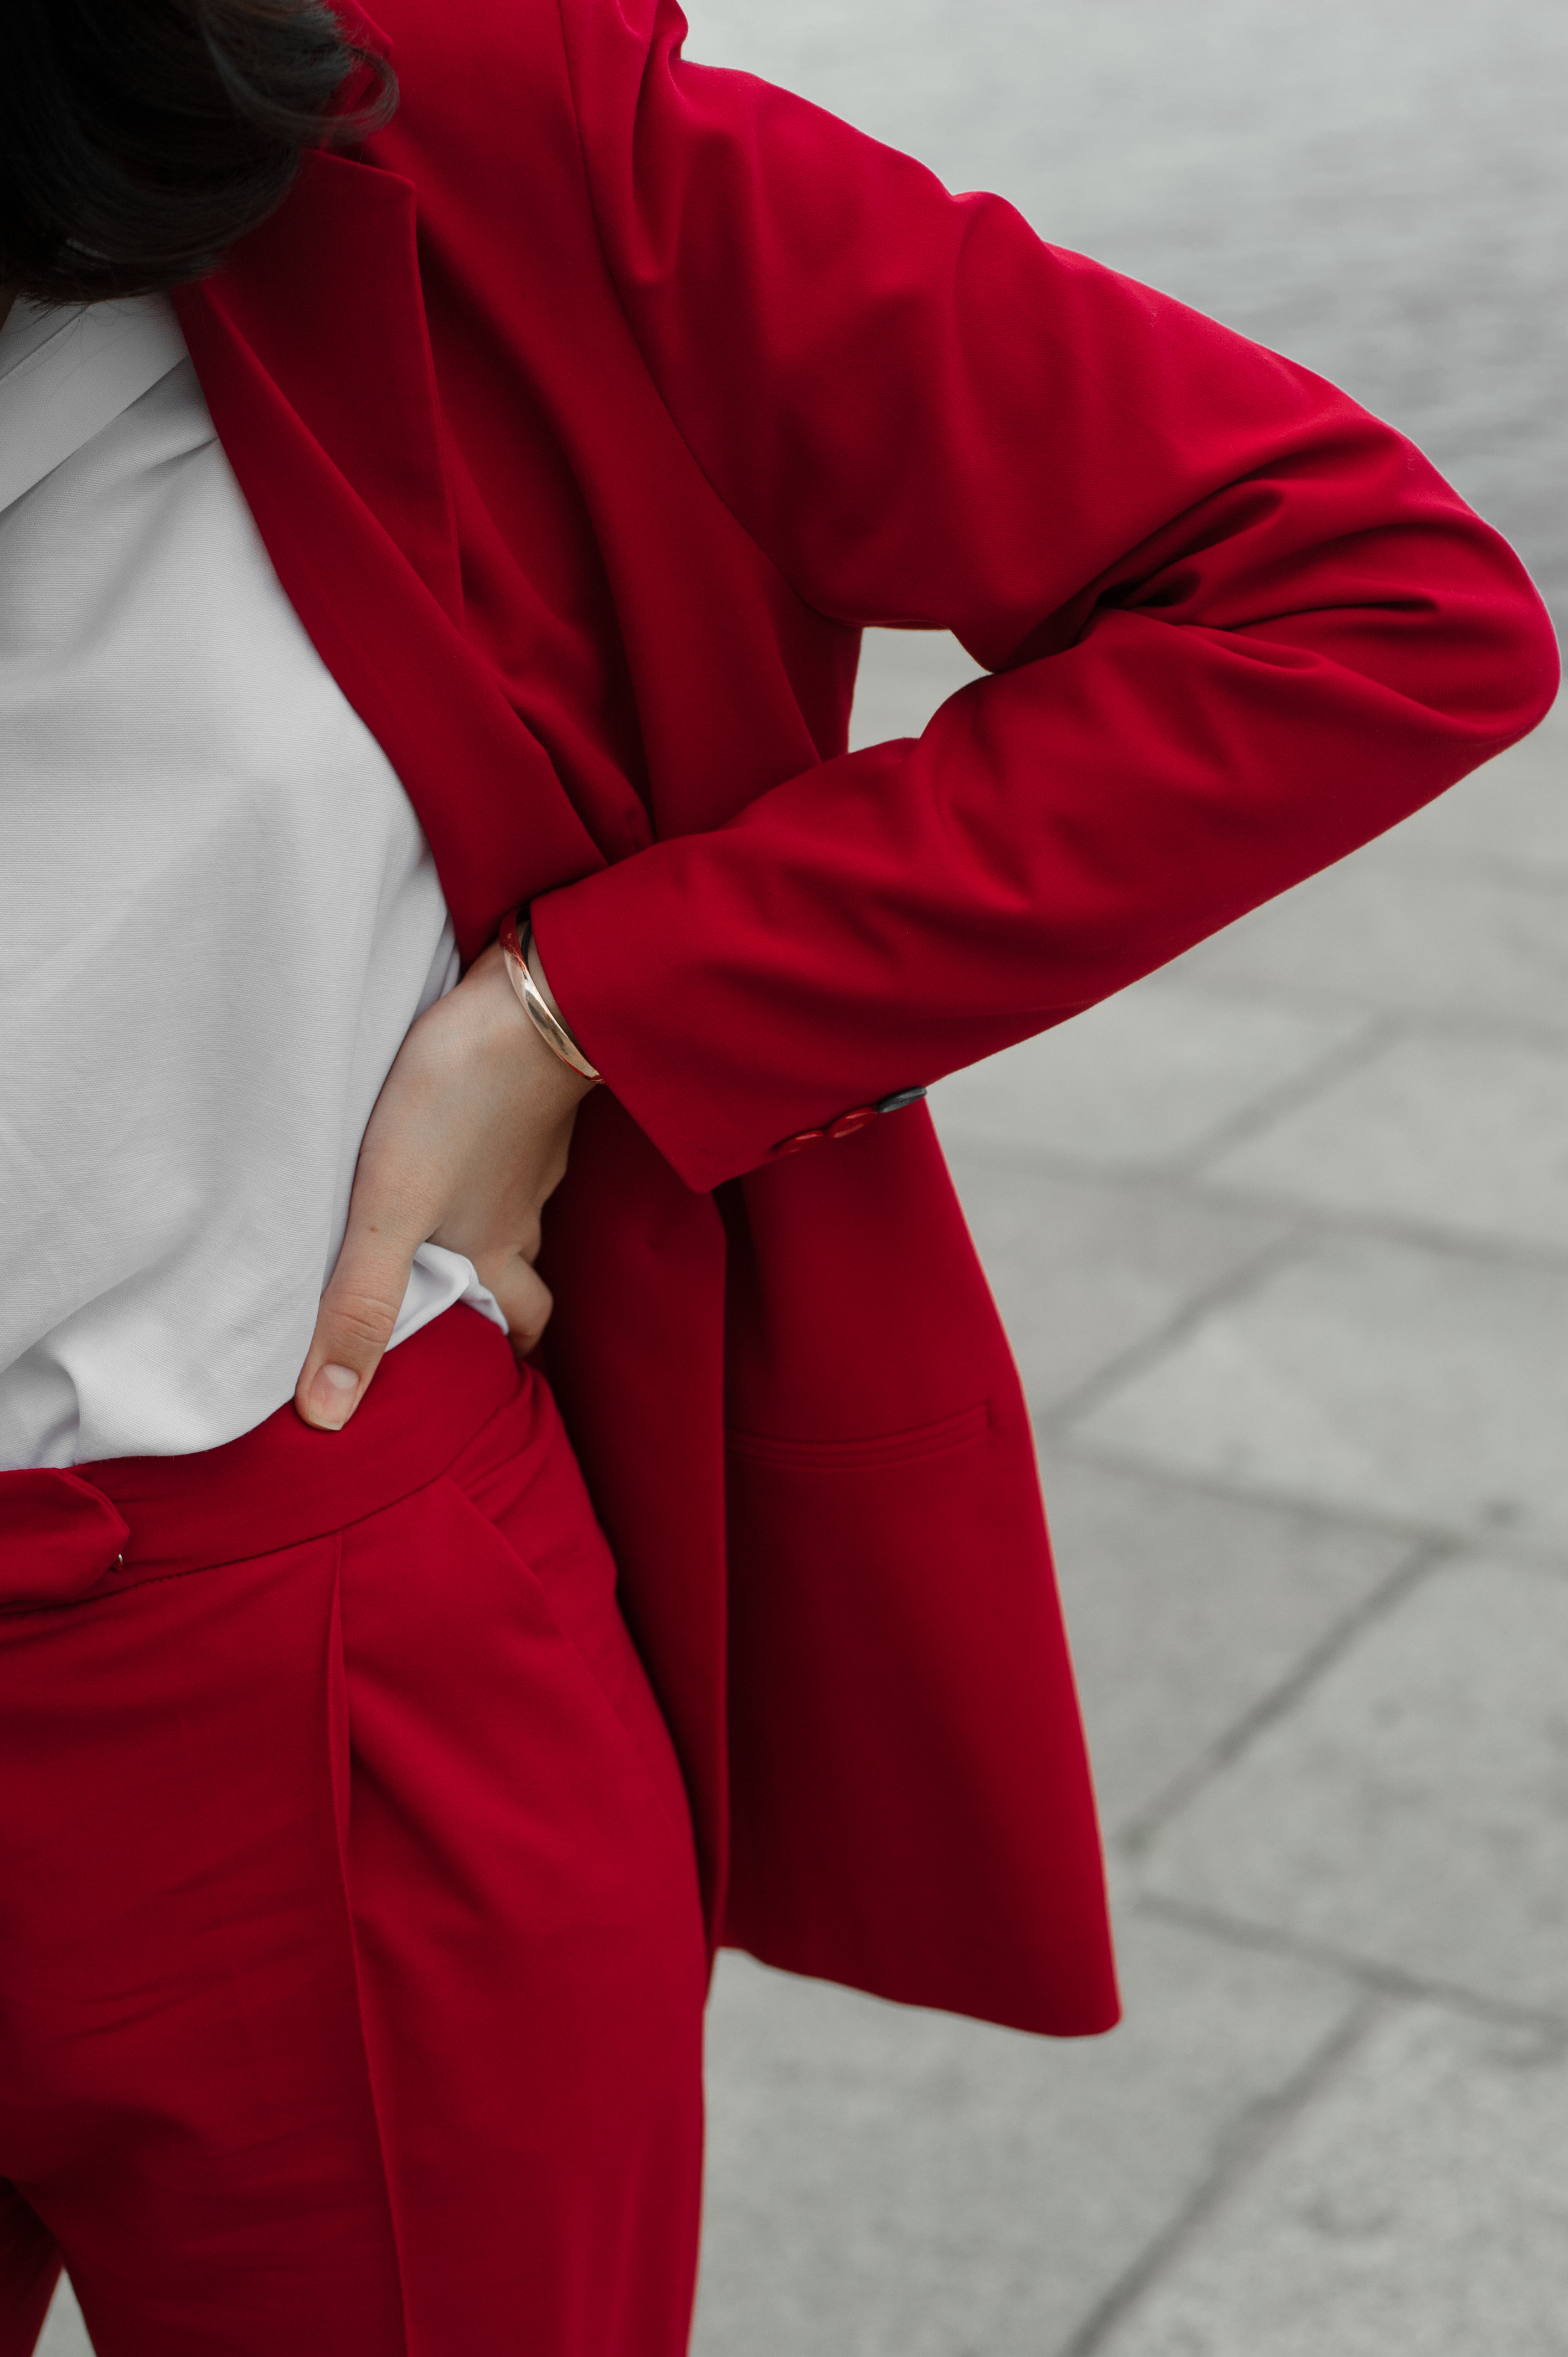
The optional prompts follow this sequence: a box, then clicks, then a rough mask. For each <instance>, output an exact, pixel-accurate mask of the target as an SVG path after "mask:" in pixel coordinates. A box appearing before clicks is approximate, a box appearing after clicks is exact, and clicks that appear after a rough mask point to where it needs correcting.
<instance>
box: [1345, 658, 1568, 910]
mask: <svg viewBox="0 0 1568 2357" xmlns="http://www.w3.org/2000/svg"><path fill="white" fill-rule="evenodd" d="M1389 845H1390V848H1391V850H1394V851H1397V852H1398V853H1399V854H1400V856H1402V857H1409V858H1412V859H1420V860H1428V861H1439V862H1443V863H1444V864H1450V865H1451V864H1454V863H1458V864H1460V865H1462V866H1466V867H1474V866H1481V867H1483V868H1487V869H1490V870H1492V871H1493V872H1494V873H1495V874H1497V875H1498V876H1501V877H1504V878H1505V879H1507V880H1509V881H1511V882H1515V883H1522V884H1530V883H1538V884H1539V883H1548V884H1555V885H1562V884H1565V883H1568V699H1563V698H1560V699H1559V700H1558V702H1557V704H1556V705H1554V707H1553V708H1552V711H1551V712H1550V713H1548V715H1547V716H1546V718H1545V720H1544V721H1542V723H1541V726H1540V727H1539V728H1538V729H1537V730H1536V731H1535V734H1534V735H1533V736H1532V737H1526V738H1525V740H1524V742H1523V743H1522V744H1521V745H1515V746H1512V747H1510V748H1509V751H1508V752H1506V753H1504V754H1501V755H1499V757H1498V759H1497V760H1495V761H1488V762H1487V764H1486V765H1485V767H1484V768H1482V769H1479V770H1475V771H1473V772H1472V774H1471V775H1470V776H1469V777H1467V778H1465V779H1462V780H1460V782H1459V784H1458V785H1456V786H1454V787H1452V788H1450V790H1449V791H1448V792H1447V793H1445V794H1439V795H1438V797H1437V800H1436V801H1435V802H1429V803H1428V804H1427V806H1426V808H1425V809H1424V810H1423V811H1418V812H1417V813H1416V814H1415V816H1414V817H1413V818H1411V819H1407V820H1406V821H1405V823H1404V824H1403V825H1402V826H1401V827H1398V828H1396V829H1395V831H1394V833H1393V834H1391V836H1390V837H1389Z"/></svg>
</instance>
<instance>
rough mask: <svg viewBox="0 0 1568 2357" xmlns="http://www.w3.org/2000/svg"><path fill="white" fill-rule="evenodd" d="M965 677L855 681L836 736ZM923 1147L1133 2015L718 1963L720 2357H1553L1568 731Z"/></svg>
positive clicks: (1035, 1066) (1560, 1941)
mask: <svg viewBox="0 0 1568 2357" xmlns="http://www.w3.org/2000/svg"><path fill="white" fill-rule="evenodd" d="M968 671H969V666H968V665H967V663H966V662H964V660H963V658H962V657H961V655H959V654H958V653H957V651H950V648H949V646H948V645H947V643H946V642H933V641H930V640H925V641H921V640H874V641H872V642H871V643H870V648H869V654H868V664H867V677H866V681H865V689H864V691H863V697H862V711H861V716H860V719H859V723H858V726H857V734H858V735H861V736H864V737H867V738H870V737H875V736H877V735H880V734H884V733H891V731H892V730H893V729H895V728H896V727H898V726H910V725H914V724H915V723H918V719H919V718H920V717H921V713H920V711H919V710H918V709H917V708H915V707H916V706H917V705H918V704H921V703H925V702H929V701H930V700H931V699H932V697H933V695H934V694H940V693H941V692H942V691H943V689H944V688H945V687H946V686H947V685H948V684H956V683H957V682H958V681H959V680H960V679H961V678H962V677H963V676H965V675H967V673H968ZM944 674H945V675H944ZM934 1103H935V1105H936V1110H937V1118H938V1122H939V1125H940V1129H941V1132H942V1135H943V1137H944V1140H945V1142H946V1145H947V1147H948V1150H949V1153H950V1157H951V1160H952V1162H953V1166H954V1168H955V1171H956V1173H957V1176H958V1178H959V1181H960V1186H961V1191H962V1193H963V1197H964V1200H965V1204H966V1207H967V1209H968V1212H969V1216H970V1219H971V1222H972V1226H973V1229H974V1232H975V1235H976V1238H977V1240H978V1242H979V1243H980V1247H981V1250H982V1253H983V1256H984V1258H985V1261H986V1264H987V1266H988V1269H989V1271H990V1274H991V1276H992V1281H993V1285H994V1286H995V1289H996V1292H997V1295H998V1297H999V1299H1000V1301H1001V1304H1002V1308H1003V1310H1004V1316H1005V1317H1006V1319H1007V1322H1008V1326H1009V1328H1010V1330H1011V1331H1012V1333H1013V1335H1014V1338H1015V1345H1016V1348H1017V1352H1018V1357H1019V1360H1020V1362H1021V1364H1022V1366H1023V1368H1024V1371H1025V1374H1026V1381H1027V1383H1028V1387H1029V1392H1030V1397H1031V1400H1032V1403H1033V1405H1034V1408H1035V1413H1036V1427H1037V1431H1038V1435H1039V1443H1040V1450H1041V1456H1042V1459H1043V1463H1044V1468H1045V1478H1046V1489H1047V1499H1048V1501H1049V1504H1050V1508H1051V1516H1052V1522H1053V1526H1054V1530H1055V1534H1056V1539H1057V1545H1058V1554H1059V1556H1060V1559H1061V1568H1062V1575H1063V1583H1064V1588H1065V1593H1066V1598H1067V1605H1068V1613H1069V1623H1070V1626H1071V1631H1072V1635H1073V1640H1074V1644H1075V1650H1076V1653H1077V1658H1078V1662H1079V1673H1080V1677H1081V1682H1082V1686H1083V1693H1084V1701H1085V1706H1086V1710H1087V1715H1088V1719H1089V1726H1090V1738H1091V1744H1092V1749H1093V1751H1094V1755H1095V1759H1096V1763H1097V1768H1098V1773H1099V1780H1100V1788H1101V1801H1102V1806H1103V1810H1104V1814H1105V1820H1106V1827H1107V1831H1108V1834H1109V1835H1110V1839H1111V1845H1112V1861H1113V1879H1114V1888H1115V1899H1116V1911H1117V1916H1118V1922H1119V1932H1120V1940H1121V1945H1122V1957H1123V1963H1124V1967H1125V1978H1126V1986H1127V2000H1128V2014H1127V2020H1126V2023H1125V2026H1124V2027H1123V2028H1122V2029H1120V2030H1119V2031H1118V2032H1116V2033H1115V2035H1114V2036H1112V2038H1110V2039H1108V2040H1103V2041H1095V2042H1093V2043H1089V2044H1084V2045H1074V2046H1053V2045H1050V2044H1048V2043H1042V2042H1035V2041H1031V2040H1027V2039H1024V2038H1019V2037H1016V2036H1014V2035H1013V2034H1011V2033H1008V2032H1004V2031H999V2030H994V2029H986V2028H981V2027H978V2026H976V2025H974V2024H971V2023H965V2022H959V2021H954V2020H950V2019H948V2018H929V2017H922V2016H918V2015H913V2014H907V2013H904V2012H902V2011H900V2010H899V2009H898V2008H897V2007H890V2006H885V2005H881V2004H878V2003H876V2002H875V2000H872V1999H869V1998H864V1997H860V1996H854V1995H851V1994H848V1993H846V1992H844V1991H842V1990H837V1989H832V1988H828V1987H824V1986H817V1985H811V1984H801V1983H792V1982H790V1981H789V1980H788V1979H786V1978H784V1977H783V1976H781V1975H774V1974H770V1973H768V1972H766V1971H764V1970H763V1969H762V1968H761V1967H759V1966H757V1965H755V1964H750V1963H749V1962H747V1961H746V1960H745V1959H742V1958H738V1957H732V1958H726V1959H725V1963H724V1965H723V1968H722V1970H721V1973H720V1976H719V1985H718V1990H717V1995H716V1998H715V2004H714V2026H713V2040H712V2083H713V2143H712V2171H711V2190H710V2198H709V2233H708V2246H707V2255H706V2262H705V2268H704V2277H703V2301H702V2309H701V2317H700V2324H699V2330H698V2335H697V2343H696V2346H697V2352H698V2357H1090V2352H1094V2357H1363V2352H1365V2357H1564V2352H1568V1701H1565V1700H1564V1695H1565V1694H1568V1683H1565V1676H1564V1673H1565V1670H1568V707H1564V708H1563V710H1562V711H1561V712H1560V713H1559V714H1557V715H1553V716H1552V720H1550V721H1549V722H1548V724H1547V726H1546V727H1545V728H1544V729H1543V730H1542V731H1541V734H1540V735H1539V736H1538V737H1535V738H1534V739H1532V740H1531V741H1530V743H1529V744H1528V745H1526V746H1524V747H1522V748H1519V749H1518V750H1516V751H1515V752H1513V753H1511V754H1509V755H1507V756H1505V757H1504V759H1502V760H1500V761H1498V762H1496V763H1494V764H1492V765H1491V766H1490V768H1488V769H1487V770H1483V771H1481V772H1478V773H1477V776H1476V777H1475V778H1474V779H1472V780H1468V781H1467V782H1466V784H1464V785H1462V786H1461V787H1459V788H1458V789H1456V790H1455V792H1454V793H1453V794H1451V795H1450V796H1448V797H1447V798H1446V799H1445V800H1444V802H1441V803H1439V804H1437V805H1435V806H1434V808H1433V809H1432V810H1431V811H1430V812H1429V813H1425V814H1423V816H1421V817H1420V818H1418V819H1416V820H1414V821H1413V822H1412V823H1410V824H1409V825H1407V826H1406V827H1404V828H1402V830H1400V831H1399V832H1398V833H1397V834H1395V835H1393V836H1392V837H1390V838H1387V839H1386V840H1385V841H1384V842H1383V843H1382V844H1380V845H1377V846H1374V847H1373V848H1371V849H1369V850H1368V851H1367V852H1364V853H1362V854H1361V855H1360V856H1359V857H1358V858H1356V859H1354V860H1352V861H1350V862H1349V863H1348V864H1347V865H1346V866H1343V867H1341V868H1339V869H1337V870H1336V871H1333V872H1332V873H1331V874H1329V875H1328V876H1326V877H1323V878H1321V879H1319V880H1317V881H1316V882H1314V883H1312V884H1309V885H1307V886H1305V887H1303V888H1301V889H1300V890H1298V891H1297V892H1294V893H1293V894H1290V895H1288V896H1287V897H1286V898H1285V899H1282V900H1280V901H1278V902H1276V903H1275V904H1274V905H1273V907H1271V908H1269V909H1264V910H1262V911H1260V912H1259V913H1257V914H1256V915H1254V916H1253V917H1251V918H1249V919H1247V920H1245V921H1244V922H1243V923H1241V924H1240V925H1238V926H1236V927H1235V928H1233V929H1232V930H1231V931H1230V932H1229V933H1227V934H1225V935H1223V936H1221V937H1220V938H1219V940H1217V941H1215V942H1211V943H1208V944H1207V945H1205V947H1204V948H1202V949H1201V950H1199V951H1197V952H1194V953H1193V954H1192V955H1190V956H1189V957H1187V958H1186V959H1185V960H1183V961H1181V962H1180V963H1179V964H1177V965H1176V966H1175V967H1172V968H1168V969H1167V970H1166V971H1165V972H1164V973H1163V974H1158V975H1155V976H1154V977H1152V978H1151V979H1150V980H1148V981H1146V982H1144V983H1142V984H1140V985H1137V987H1136V988H1134V989H1133V990H1131V991H1128V992H1126V993H1125V994H1124V995H1123V996H1122V997H1121V998H1119V999H1117V1000H1116V1001H1114V1002H1112V1004H1110V1005H1107V1006H1104V1007H1102V1008H1100V1009H1097V1010H1095V1011H1093V1012H1091V1013H1090V1014H1089V1015H1087V1016H1083V1017H1079V1018H1078V1019H1077V1020H1076V1021H1075V1022H1074V1023H1072V1024H1071V1025H1069V1026H1068V1027H1066V1028H1063V1029H1062V1030H1060V1031H1058V1032H1056V1033H1052V1034H1047V1036H1046V1037H1045V1038H1043V1039H1038V1040H1035V1041H1031V1042H1029V1043H1027V1044H1026V1045H1025V1046H1023V1047H1021V1048H1018V1049H1013V1050H1011V1051H1010V1052H1009V1053H1008V1054H1006V1055H1004V1056H1000V1057H997V1058H996V1059H994V1060H993V1061H992V1062H991V1063H989V1064H986V1065H983V1066H979V1067H977V1068H976V1069H975V1070H973V1071H970V1072H966V1073H962V1074H960V1075H958V1076H956V1077H955V1078H953V1079H952V1080H950V1081H949V1082H944V1083H943V1084H942V1086H941V1087H940V1089H939V1090H938V1091H937V1092H935V1097H934Z"/></svg>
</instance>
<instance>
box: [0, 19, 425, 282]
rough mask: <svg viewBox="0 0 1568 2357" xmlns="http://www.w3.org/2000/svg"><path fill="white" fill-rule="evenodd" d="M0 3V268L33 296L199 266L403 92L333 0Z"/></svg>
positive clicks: (160, 276)
mask: <svg viewBox="0 0 1568 2357" xmlns="http://www.w3.org/2000/svg"><path fill="white" fill-rule="evenodd" d="M0 5H4V9H5V31H4V33H0V285H12V286H15V287H17V288H19V289H20V291H21V292H22V293H23V294H25V295H30V296H33V297H34V299H35V300H37V301H39V302H46V303H48V302H93V301H96V300H98V299H99V298H100V297H102V296H110V295H145V294H150V293H152V292H154V291H155V290H156V289H158V288H162V287H167V286H176V285H180V284H181V283H182V282H183V281H185V280H188V279H192V278H199V277H201V276H202V275H203V274H204V273H206V272H207V271H209V270H211V269H213V268H215V267H216V265H217V264H218V263H219V261H220V259H221V257H222V254H223V253H224V250H225V248H226V247H228V246H230V245H232V243H233V242H234V240H235V239H236V238H238V237H242V236H243V235H244V233H245V231H247V230H251V229H254V228H255V227H256V226H257V225H258V223H260V222H261V221H264V220H265V219H266V217H267V215H268V214H269V213H270V212H272V211H274V210H275V209H276V207H277V206H278V205H280V204H281V203H282V201H283V199H284V198H285V196H286V195H287V193H288V190H289V188H290V185H291V183H292V182H293V180H294V177H295V173H296V172H297V170H298V169H299V166H300V161H301V159H302V157H303V156H304V154H305V151H306V149H307V148H309V147H313V146H320V145H325V144H327V143H328V142H329V141H331V140H335V139H343V138H351V137H355V136H357V135H361V134H362V133H363V132H365V131H367V130H371V129H373V128H375V127H376V125H377V124H380V123H382V122H384V121H385V119H386V117H387V116H388V115H389V114H390V113H391V112H392V107H393V105H394V104H395V102H396V84H395V82H394V81H393V79H392V70H391V68H390V67H389V66H388V65H386V64H385V63H384V61H383V60H382V59H380V58H377V57H374V56H372V55H371V53H370V52H369V51H367V50H365V49H362V48H359V47H357V46H356V45H355V43H354V42H352V41H351V40H349V38H348V37H347V36H346V35H345V33H344V31H343V28H342V27H341V26H340V25H339V24H338V19H337V18H336V17H335V16H333V14H332V11H331V9H330V7H329V6H328V5H326V0H0Z"/></svg>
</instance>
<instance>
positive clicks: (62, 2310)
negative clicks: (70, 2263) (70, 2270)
mask: <svg viewBox="0 0 1568 2357" xmlns="http://www.w3.org/2000/svg"><path fill="white" fill-rule="evenodd" d="M34 2357H92V2343H91V2341H90V2340H89V2339H88V2337H87V2327H86V2325H85V2324H83V2322H82V2320H81V2309H80V2308H79V2307H78V2306H77V2304H76V2294H75V2293H74V2292H73V2291H72V2289H71V2287H70V2280H69V2279H68V2278H67V2277H66V2276H61V2277H60V2281H59V2290H58V2291H57V2292H56V2293H55V2296H54V2298H53V2299H52V2300H51V2302H50V2303H49V2312H48V2316H47V2317H46V2318H45V2319H44V2329H43V2330H42V2332H41V2333H40V2334H39V2336H38V2348H37V2350H36V2351H35V2352H34Z"/></svg>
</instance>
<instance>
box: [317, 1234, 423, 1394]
mask: <svg viewBox="0 0 1568 2357" xmlns="http://www.w3.org/2000/svg"><path fill="white" fill-rule="evenodd" d="M419 1241H420V1240H419V1239H418V1238H417V1237H413V1238H403V1237H401V1236H396V1235H392V1234H389V1233H388V1232H387V1231H386V1230H385V1229H384V1228H381V1227H378V1226H376V1225H375V1224H374V1223H373V1222H371V1221H369V1220H361V1221H356V1220H355V1219H354V1217H353V1214H352V1212H350V1216H349V1232H348V1233H347V1235H345V1237H344V1239H343V1249H342V1251H341V1252H340V1253H339V1254H338V1265H337V1266H336V1268H335V1269H334V1270H333V1272H332V1276H331V1281H330V1283H329V1284H328V1287H327V1290H326V1292H325V1293H324V1294H323V1295H322V1297H321V1307H320V1308H319V1309H318V1310H317V1314H316V1332H315V1334H314V1335H313V1336H312V1338H311V1344H310V1349H309V1351H308V1352H307V1353H306V1361H305V1364H304V1366H303V1367H302V1368H301V1369H300V1374H299V1382H298V1383H297V1384H296V1385H295V1394H294V1404H295V1407H296V1408H297V1409H298V1411H299V1414H300V1415H302V1416H303V1417H304V1419H305V1421H306V1424H313V1425H315V1426H317V1428H318V1429H319V1430H321V1431H323V1432H340V1431H341V1430H342V1428H343V1426H345V1425H346V1424H347V1423H348V1421H349V1417H350V1416H351V1415H353V1413H354V1410H355V1409H356V1408H357V1407H358V1406H359V1405H360V1401H361V1400H362V1399H363V1398H364V1396H365V1392H366V1390H367V1388H368V1386H369V1383H370V1381H371V1376H372V1375H373V1374H374V1373H375V1372H376V1369H377V1367H378V1366H379V1365H380V1364H381V1356H382V1353H383V1352H384V1351H385V1350H386V1347H387V1344H388V1343H389V1342H390V1341H391V1340H392V1328H393V1327H394V1326H395V1325H396V1324H397V1316H398V1311H399V1310H400V1309H401V1308H402V1307H403V1295H404V1294H405V1293H406V1292H407V1290H408V1277H409V1271H410V1270H411V1269H412V1268H413V1255H414V1253H415V1251H416V1249H417V1247H418V1243H419Z"/></svg>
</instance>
